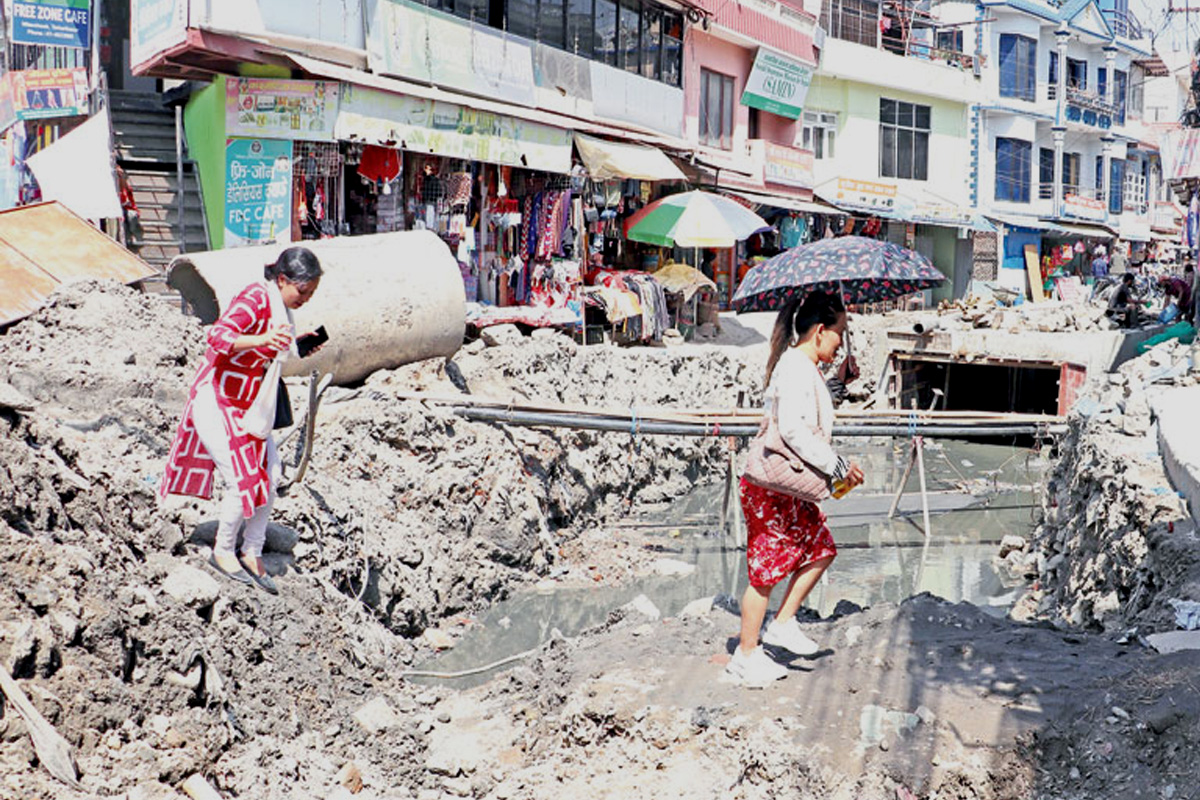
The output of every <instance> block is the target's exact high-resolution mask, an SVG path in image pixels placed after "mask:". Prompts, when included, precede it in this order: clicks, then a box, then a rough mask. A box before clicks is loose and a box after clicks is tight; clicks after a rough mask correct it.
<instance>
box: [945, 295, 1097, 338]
mask: <svg viewBox="0 0 1200 800" xmlns="http://www.w3.org/2000/svg"><path fill="white" fill-rule="evenodd" d="M1104 312H1105V307H1104V305H1102V304H1099V303H1091V302H1088V303H1065V302H1062V301H1058V300H1048V301H1045V302H1040V303H1028V302H1027V303H1022V304H1021V305H1019V306H1002V305H999V304H997V303H996V301H995V300H992V299H991V298H980V297H976V296H974V295H972V296H970V297H968V298H967V299H965V300H955V301H953V302H943V303H942V304H941V305H939V307H938V322H939V325H940V327H941V328H942V329H944V330H970V329H973V328H991V329H993V330H1001V331H1007V332H1009V333H1028V332H1030V331H1040V332H1043V333H1059V332H1075V331H1079V332H1089V331H1107V330H1115V329H1116V328H1117V327H1118V326H1117V324H1116V323H1115V322H1113V321H1112V320H1111V319H1109V317H1108V316H1107V315H1106V314H1105V313H1104Z"/></svg>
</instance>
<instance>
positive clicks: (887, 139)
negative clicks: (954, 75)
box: [879, 97, 931, 181]
mask: <svg viewBox="0 0 1200 800" xmlns="http://www.w3.org/2000/svg"><path fill="white" fill-rule="evenodd" d="M930 115H931V111H930V107H929V106H923V105H919V104H917V103H906V102H904V101H902V100H889V99H887V98H886V97H881V98H879V175H880V177H882V178H906V179H909V180H914V181H923V180H926V179H927V178H928V175H929V131H930Z"/></svg>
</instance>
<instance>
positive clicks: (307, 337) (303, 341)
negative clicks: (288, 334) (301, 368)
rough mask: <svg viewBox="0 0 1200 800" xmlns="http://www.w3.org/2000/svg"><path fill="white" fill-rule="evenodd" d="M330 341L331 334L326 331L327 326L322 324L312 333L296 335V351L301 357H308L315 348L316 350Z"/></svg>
mask: <svg viewBox="0 0 1200 800" xmlns="http://www.w3.org/2000/svg"><path fill="white" fill-rule="evenodd" d="M328 341H329V334H328V333H326V331H325V326H324V325H322V326H321V327H319V328H317V329H316V330H315V331H313V332H312V333H306V334H304V335H303V336H297V337H296V352H298V353H299V354H300V357H301V358H307V357H308V356H309V355H310V354H311V353H312V351H313V350H316V349H317V348H318V347H320V346H321V345H323V344H325V343H326V342H328Z"/></svg>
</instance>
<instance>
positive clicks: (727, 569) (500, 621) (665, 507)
mask: <svg viewBox="0 0 1200 800" xmlns="http://www.w3.org/2000/svg"><path fill="white" fill-rule="evenodd" d="M613 435H614V436H620V434H613ZM908 446H909V445H908V442H906V441H901V440H883V439H873V440H846V441H844V442H843V443H842V445H841V448H842V450H843V452H845V453H846V454H847V455H848V457H853V458H854V459H856V460H858V461H859V462H860V463H861V464H863V466H864V469H865V470H866V473H867V481H866V483H865V484H864V485H863V486H862V487H861V488H860V489H858V490H856V492H854V493H852V494H850V495H848V496H847V497H846V498H844V499H843V500H840V501H829V502H828V503H826V504H825V511H826V513H827V515H828V518H829V524H830V526H831V528H832V529H833V531H834V538H835V540H836V541H837V543H838V547H839V555H838V559H837V561H836V562H835V565H834V567H832V568H831V569H830V570H829V572H828V573H826V576H825V579H824V580H822V582H821V583H820V584H818V586H817V588H816V589H815V590H814V592H813V595H812V597H811V598H810V600H809V602H808V604H807V606H808V608H809V609H810V612H811V614H813V615H814V616H817V617H820V616H826V617H827V616H829V615H830V614H831V613H832V612H833V611H834V609H835V607H837V605H838V604H839V603H842V602H843V601H845V602H849V603H853V604H855V605H857V606H862V607H867V606H873V605H877V604H879V603H901V602H903V601H904V600H906V599H907V598H909V597H911V596H913V595H917V594H920V593H922V592H929V593H932V594H935V595H937V596H938V597H942V598H945V599H946V600H949V601H951V602H959V601H966V602H969V603H973V604H975V605H977V606H980V607H981V608H983V609H985V610H988V611H989V613H993V614H996V615H999V616H1003V615H1004V614H1005V613H1006V612H1007V610H1008V609H1009V607H1010V606H1011V605H1012V603H1013V602H1014V601H1015V599H1016V597H1017V595H1018V593H1019V592H1020V590H1021V589H1022V588H1023V587H1024V585H1025V581H1024V580H1023V579H1022V578H1021V577H1020V576H1016V577H1014V576H1013V575H1012V574H1011V573H1010V572H1008V571H1006V570H1003V569H1000V568H999V567H998V565H997V564H996V559H995V556H996V553H997V551H998V549H999V545H1000V542H1001V540H1002V539H1003V537H1004V536H1006V535H1018V536H1022V537H1026V536H1028V535H1029V533H1030V532H1031V531H1032V530H1033V528H1034V522H1035V518H1034V511H1035V510H1036V509H1037V508H1038V507H1039V502H1038V492H1037V487H1038V486H1039V484H1040V483H1041V481H1042V477H1043V473H1044V471H1045V469H1046V467H1047V462H1046V461H1045V460H1044V459H1043V458H1042V456H1041V455H1040V454H1039V453H1038V452H1037V451H1033V450H1029V449H1026V448H1019V447H1015V446H1009V445H997V444H979V443H972V442H962V441H955V440H942V441H932V442H927V443H926V444H925V458H926V461H927V473H928V475H927V481H928V490H929V495H928V501H929V503H930V509H931V520H932V524H931V526H930V527H931V532H930V536H928V537H926V536H925V535H924V533H923V527H922V525H923V522H922V514H921V500H920V490H919V485H918V480H917V476H916V475H915V474H914V475H912V476H911V477H910V478H909V482H908V484H907V487H906V488H907V491H906V493H905V494H904V496H903V497H902V499H901V502H900V505H899V507H898V513H897V515H896V517H894V518H892V519H888V517H887V512H888V510H889V508H890V506H891V503H892V500H893V497H894V495H895V493H896V491H897V488H898V486H899V482H900V479H901V478H902V476H903V469H904V466H905V463H906V462H907V459H908ZM724 494H725V485H724V484H723V483H720V482H718V483H710V484H706V485H702V486H698V487H697V488H695V489H693V490H692V491H690V492H689V493H688V494H686V495H684V496H683V497H680V498H678V499H676V500H674V501H671V502H669V503H665V504H660V505H658V506H656V507H649V508H645V509H642V510H640V511H638V512H637V513H635V514H633V515H632V516H630V517H629V518H627V519H624V520H619V521H616V522H612V523H609V524H608V525H604V526H601V528H600V530H597V531H595V532H594V535H597V536H603V535H604V531H605V530H606V529H607V530H610V531H613V532H614V533H616V532H619V533H620V534H623V535H631V536H633V537H634V538H635V539H636V540H637V541H638V545H639V546H640V548H641V549H642V551H644V552H645V553H646V554H647V555H648V557H650V558H651V559H652V560H651V561H650V563H649V570H648V571H647V572H645V573H643V574H639V575H635V576H632V577H631V578H629V579H627V580H623V581H621V582H620V583H618V584H615V585H614V584H610V583H608V582H606V581H604V580H603V575H602V574H601V575H600V580H599V581H597V580H595V579H594V576H595V574H596V573H597V571H598V570H599V569H601V568H599V567H597V568H593V569H589V568H588V565H583V567H584V571H585V572H589V573H591V574H592V576H593V578H592V579H588V578H586V577H585V578H583V579H580V577H579V570H575V571H574V572H573V573H572V572H568V571H567V570H566V569H565V568H564V569H563V570H562V574H561V576H560V577H557V578H556V577H555V575H556V573H555V572H553V571H552V572H551V577H550V578H549V579H546V580H543V581H540V582H539V583H538V585H537V586H536V587H530V588H527V589H524V590H521V591H520V592H518V593H517V594H516V595H515V596H514V597H512V598H510V599H508V600H504V601H502V602H500V603H498V604H496V605H494V606H493V607H491V608H489V609H488V610H487V611H486V612H485V613H483V614H481V615H480V616H479V617H478V618H477V619H473V620H472V621H471V623H470V625H469V626H468V628H467V632H466V633H465V635H463V636H462V638H461V639H459V640H458V641H457V642H456V643H455V645H454V647H453V648H452V649H448V650H446V651H444V652H442V653H439V654H437V655H435V656H434V657H432V658H429V659H426V660H425V661H423V662H422V663H421V664H419V665H418V669H419V670H420V671H422V672H426V673H442V674H446V675H449V674H458V673H461V672H471V673H472V674H470V675H467V676H463V677H454V678H446V677H434V676H432V675H422V676H419V677H417V680H418V681H419V682H422V683H428V684H441V685H445V686H451V687H455V688H465V687H468V686H474V685H478V684H480V683H482V682H484V681H486V680H489V679H491V678H493V677H495V675H496V673H497V672H498V671H499V670H500V669H503V668H505V667H508V668H511V667H512V666H513V665H514V664H515V663H517V661H516V660H513V661H510V660H508V659H509V658H510V657H512V656H515V655H517V654H520V653H523V652H528V651H530V650H533V649H536V648H537V647H538V646H539V645H543V644H545V643H546V642H548V641H550V639H551V638H552V637H554V636H567V637H574V636H577V635H579V634H580V633H581V632H582V631H584V630H587V629H589V628H592V627H595V626H598V625H601V624H602V623H603V622H604V621H605V619H607V618H608V616H609V615H610V614H612V613H614V612H615V611H617V610H618V609H620V608H621V607H622V606H625V605H627V604H629V603H631V602H633V601H634V600H635V598H638V597H639V596H644V598H645V599H646V600H648V601H649V602H650V603H651V604H652V605H653V606H654V607H655V608H657V609H658V611H659V612H660V613H661V614H662V615H663V616H667V617H673V616H677V615H678V614H679V613H680V612H681V611H682V610H683V609H684V608H685V607H687V605H688V604H689V603H692V602H695V601H697V600H698V599H701V598H708V597H715V598H716V602H717V603H718V604H719V605H722V606H724V607H727V608H730V609H736V605H737V599H736V598H740V597H741V593H742V592H743V591H744V590H745V588H746V576H745V531H744V529H743V524H742V522H741V519H740V511H738V510H737V508H736V507H735V508H734V513H735V514H736V515H737V518H734V517H732V516H731V517H729V518H727V519H724V518H723V517H722V512H723V502H724V500H725V497H724ZM735 503H736V500H735ZM723 519H724V523H723ZM775 599H776V602H778V598H775ZM638 602H645V601H644V600H639V601H638ZM498 662H499V663H500V666H498V667H497V668H495V669H491V670H489V669H483V670H478V668H479V667H480V666H487V665H490V664H497V663H498ZM474 670H478V671H474Z"/></svg>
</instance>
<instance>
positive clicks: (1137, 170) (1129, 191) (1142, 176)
mask: <svg viewBox="0 0 1200 800" xmlns="http://www.w3.org/2000/svg"><path fill="white" fill-rule="evenodd" d="M1149 171H1150V170H1149V166H1148V164H1147V163H1146V162H1145V161H1142V162H1138V161H1130V162H1129V163H1128V164H1127V165H1126V167H1125V208H1127V209H1129V210H1130V211H1133V212H1134V213H1137V214H1145V213H1146V178H1147V176H1148V173H1149Z"/></svg>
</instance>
